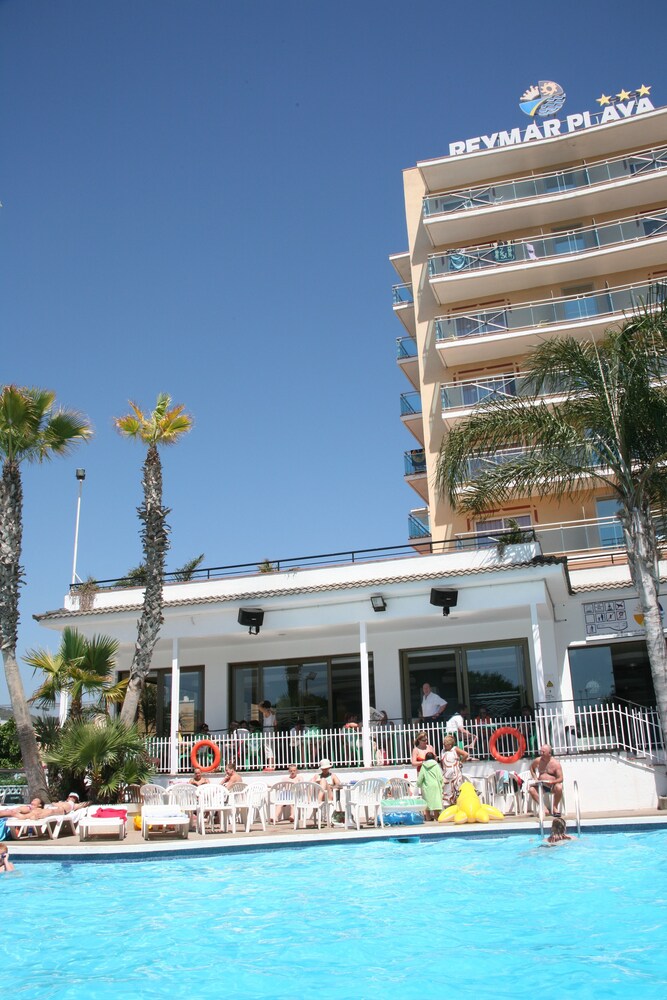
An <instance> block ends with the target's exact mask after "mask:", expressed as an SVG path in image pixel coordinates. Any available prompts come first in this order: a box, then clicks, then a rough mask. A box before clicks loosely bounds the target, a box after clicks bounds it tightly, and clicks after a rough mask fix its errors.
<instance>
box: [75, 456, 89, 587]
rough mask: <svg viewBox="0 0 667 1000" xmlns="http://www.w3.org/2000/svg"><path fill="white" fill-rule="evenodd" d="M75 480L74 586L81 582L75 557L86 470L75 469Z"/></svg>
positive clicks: (77, 546) (77, 548) (77, 547)
mask: <svg viewBox="0 0 667 1000" xmlns="http://www.w3.org/2000/svg"><path fill="white" fill-rule="evenodd" d="M76 478H77V481H78V483H79V496H78V497H77V501H76V523H75V525H74V559H73V560H72V585H74V584H75V583H76V581H77V580H79V583H81V580H80V579H79V577H77V575H76V557H77V553H78V550H79V518H80V516H81V491H82V490H83V481H84V479H85V478H86V470H85V469H77V470H76Z"/></svg>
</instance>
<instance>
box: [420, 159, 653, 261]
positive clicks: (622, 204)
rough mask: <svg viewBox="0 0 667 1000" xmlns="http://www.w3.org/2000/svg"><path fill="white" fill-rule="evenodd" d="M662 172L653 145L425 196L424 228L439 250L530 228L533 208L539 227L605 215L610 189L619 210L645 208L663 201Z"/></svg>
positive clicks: (533, 218) (532, 221) (532, 219)
mask: <svg viewBox="0 0 667 1000" xmlns="http://www.w3.org/2000/svg"><path fill="white" fill-rule="evenodd" d="M666 170H667V146H658V147H655V148H652V149H647V150H645V151H643V152H641V153H635V154H634V155H632V156H619V157H615V158H613V159H607V160H601V161H599V162H597V163H589V164H584V165H580V166H576V167H572V168H570V169H568V170H559V171H555V172H553V173H548V174H538V175H536V176H532V177H519V178H516V179H513V180H506V181H500V182H498V183H494V184H484V185H479V186H474V187H468V188H463V189H459V190H455V191H447V192H445V193H442V194H436V195H428V196H427V197H426V198H424V202H423V217H424V225H425V228H426V231H427V232H428V234H429V236H430V238H431V241H432V243H433V246H441V245H442V244H443V243H445V242H449V241H452V240H460V239H465V238H466V237H467V238H470V235H475V234H476V233H477V232H479V233H480V235H481V234H491V233H495V232H498V233H502V232H508V231H510V230H512V229H522V228H524V227H526V226H529V225H533V226H534V225H535V222H536V206H539V221H540V222H541V223H542V224H547V223H554V222H558V221H559V220H560V219H561V218H563V213H564V212H567V215H569V216H570V218H571V217H572V214H573V211H575V212H581V213H584V212H590V213H591V214H593V213H595V212H600V211H605V210H607V209H608V205H609V192H610V189H613V202H614V205H615V206H616V207H617V208H618V209H622V208H631V207H632V206H633V205H636V204H637V203H640V202H643V203H644V204H650V203H651V202H652V201H657V200H659V199H660V198H661V197H664V195H663V194H662V191H661V188H662V186H663V184H664V173H665V171H666ZM638 184H641V192H638V191H637V185H638ZM567 215H565V218H567Z"/></svg>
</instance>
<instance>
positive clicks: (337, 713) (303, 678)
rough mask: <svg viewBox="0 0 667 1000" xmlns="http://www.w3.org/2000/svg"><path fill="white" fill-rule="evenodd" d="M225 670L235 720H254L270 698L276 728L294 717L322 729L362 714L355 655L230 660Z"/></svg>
mask: <svg viewBox="0 0 667 1000" xmlns="http://www.w3.org/2000/svg"><path fill="white" fill-rule="evenodd" d="M369 659H370V662H369V674H370V678H369V679H370V695H371V705H374V704H375V686H374V680H373V664H372V657H370V658H369ZM229 673H230V685H231V690H230V700H229V704H230V715H231V719H233V720H235V721H236V722H241V720H243V719H245V720H247V721H250V720H251V719H257V718H258V717H259V714H260V713H259V707H258V706H259V704H260V702H262V701H270V702H271V704H272V705H273V706H274V707H275V709H276V715H277V717H278V725H279V727H280V728H289V726H291V725H292V724H293V723H294V722H296V721H297V719H303V720H304V721H305V723H306V725H309V726H320V727H321V728H323V729H324V728H327V727H329V726H339V725H342V723H343V722H344V721H345V718H346V717H347V716H348V715H351V714H354V715H358V716H359V717H361V663H360V660H359V657H358V656H329V657H316V658H313V659H312V660H288V661H284V662H280V663H275V662H273V663H270V662H269V663H251V664H248V663H243V664H234V663H232V664H230V671H229ZM231 719H230V721H231Z"/></svg>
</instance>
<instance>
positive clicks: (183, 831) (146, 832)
mask: <svg viewBox="0 0 667 1000" xmlns="http://www.w3.org/2000/svg"><path fill="white" fill-rule="evenodd" d="M171 830H173V831H174V832H176V831H178V832H179V834H180V836H181V837H183V838H185V839H187V836H188V832H189V830H190V817H189V816H188V814H187V813H186V812H183V810H182V809H179V807H178V806H176V805H155V806H144V807H143V809H142V810H141V836H142V837H143V838H144V840H148V838H149V837H150V835H151V833H170V832H171Z"/></svg>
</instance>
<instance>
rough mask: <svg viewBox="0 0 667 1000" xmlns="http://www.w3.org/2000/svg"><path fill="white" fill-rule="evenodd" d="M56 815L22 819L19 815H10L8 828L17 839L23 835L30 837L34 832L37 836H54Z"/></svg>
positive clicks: (7, 822) (7, 821)
mask: <svg viewBox="0 0 667 1000" xmlns="http://www.w3.org/2000/svg"><path fill="white" fill-rule="evenodd" d="M55 819H56V817H55V816H45V817H44V819H21V818H19V817H18V816H8V817H7V820H6V828H7V830H9V831H10V832H11V834H12V837H14V839H15V840H20V839H21V838H22V837H30V836H31V835H32V834H33V833H34V835H35V836H36V837H39V836H43V835H44V834H46V835H47V836H48V837H53V823H54V820H55Z"/></svg>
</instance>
